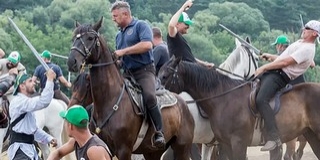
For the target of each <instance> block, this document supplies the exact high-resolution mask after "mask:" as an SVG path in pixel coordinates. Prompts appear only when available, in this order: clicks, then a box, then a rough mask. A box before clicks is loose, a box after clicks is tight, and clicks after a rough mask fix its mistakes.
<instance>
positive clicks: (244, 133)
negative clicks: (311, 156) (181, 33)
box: [158, 59, 320, 160]
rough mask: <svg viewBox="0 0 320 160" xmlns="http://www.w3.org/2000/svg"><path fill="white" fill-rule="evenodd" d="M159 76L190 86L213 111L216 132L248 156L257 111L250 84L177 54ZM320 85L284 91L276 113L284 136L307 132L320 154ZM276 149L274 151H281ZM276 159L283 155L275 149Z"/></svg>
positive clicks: (233, 155)
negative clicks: (252, 108) (253, 108)
mask: <svg viewBox="0 0 320 160" xmlns="http://www.w3.org/2000/svg"><path fill="white" fill-rule="evenodd" d="M158 77H159V78H160V79H161V82H162V83H163V84H164V85H165V87H166V88H168V89H169V90H170V91H173V92H176V93H180V92H181V91H186V92H187V93H189V94H190V95H191V96H192V97H193V98H194V99H195V100H198V102H197V103H198V104H199V105H200V107H201V108H202V109H203V110H204V111H205V112H206V113H207V114H208V116H209V119H210V124H211V128H212V130H213V133H214V134H215V137H216V138H217V139H218V141H219V142H220V143H221V144H222V145H223V150H225V151H226V152H227V155H228V157H229V159H231V160H235V159H238V160H245V159H246V151H247V146H248V145H250V143H251V140H252V137H253V130H254V123H255V117H254V115H253V114H252V112H251V111H250V109H249V107H248V106H249V104H248V99H249V94H250V92H251V85H250V84H249V83H248V82H244V81H242V80H235V79H231V78H229V77H227V76H225V75H222V74H221V73H219V72H217V71H216V70H214V69H207V68H204V67H203V66H200V65H198V64H195V63H189V62H184V61H181V60H180V59H175V60H172V61H169V62H168V63H167V64H165V65H164V66H163V67H162V68H161V70H160V72H159V75H158ZM319 99H320V85H319V84H316V83H305V84H300V85H296V86H294V88H293V90H292V91H290V92H287V93H285V94H284V95H282V96H281V108H280V111H279V112H278V113H277V115H276V122H277V126H278V128H279V131H280V135H281V141H282V142H288V141H290V140H292V139H294V138H295V137H298V136H299V135H301V134H303V135H304V136H305V138H306V139H307V141H308V142H309V144H310V146H311V147H312V149H313V152H314V153H315V155H316V156H317V157H318V158H320V116H319V115H320V107H319V102H318V100H319ZM278 151H279V150H276V151H275V150H274V151H272V152H270V153H271V157H273V155H272V154H278V153H277V152H278ZM276 156H277V157H276V159H280V158H281V157H280V158H279V156H278V155H276Z"/></svg>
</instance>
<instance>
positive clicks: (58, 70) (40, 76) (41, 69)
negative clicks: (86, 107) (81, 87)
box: [32, 50, 71, 105]
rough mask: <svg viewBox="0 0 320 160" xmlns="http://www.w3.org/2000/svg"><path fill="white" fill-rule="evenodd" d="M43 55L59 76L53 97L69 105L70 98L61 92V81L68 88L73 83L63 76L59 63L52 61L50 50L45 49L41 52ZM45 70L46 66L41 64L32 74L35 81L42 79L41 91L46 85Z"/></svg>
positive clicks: (55, 81)
mask: <svg viewBox="0 0 320 160" xmlns="http://www.w3.org/2000/svg"><path fill="white" fill-rule="evenodd" d="M41 57H42V59H43V60H44V62H46V63H47V65H48V66H49V68H52V69H53V71H54V72H55V73H56V75H57V78H56V79H55V80H54V96H53V97H54V98H56V99H60V100H62V101H64V102H65V103H66V104H67V105H68V104H69V98H68V97H67V96H66V95H65V94H64V93H63V92H61V90H60V83H59V82H61V83H62V84H63V85H64V86H66V87H68V88H70V87H71V83H70V82H68V81H67V80H66V78H65V77H64V76H63V74H62V70H61V68H60V67H59V66H58V65H57V64H54V63H52V62H51V58H52V57H51V53H50V52H49V51H47V50H45V51H43V52H42V54H41ZM45 72H46V69H45V68H44V66H43V65H41V64H40V65H38V66H37V68H36V69H35V71H34V74H33V76H32V80H33V81H36V80H37V79H40V92H41V91H42V90H43V88H44V87H45V86H46V81H47V77H46V76H45V75H44V73H45Z"/></svg>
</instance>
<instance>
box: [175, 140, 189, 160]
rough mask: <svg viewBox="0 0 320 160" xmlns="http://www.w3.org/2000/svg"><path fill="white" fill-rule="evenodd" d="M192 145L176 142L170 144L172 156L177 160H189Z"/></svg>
mask: <svg viewBox="0 0 320 160" xmlns="http://www.w3.org/2000/svg"><path fill="white" fill-rule="evenodd" d="M191 146H192V144H178V143H177V142H176V143H174V144H172V145H171V147H172V149H173V153H174V154H173V155H174V157H175V159H177V160H189V159H190V150H191Z"/></svg>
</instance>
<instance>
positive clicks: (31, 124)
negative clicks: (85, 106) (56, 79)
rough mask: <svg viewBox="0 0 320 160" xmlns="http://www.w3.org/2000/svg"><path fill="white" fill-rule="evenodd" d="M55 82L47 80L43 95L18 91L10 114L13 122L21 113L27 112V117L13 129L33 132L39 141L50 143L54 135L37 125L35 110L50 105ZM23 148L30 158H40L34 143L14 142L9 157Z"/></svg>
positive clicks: (9, 150) (20, 131)
mask: <svg viewBox="0 0 320 160" xmlns="http://www.w3.org/2000/svg"><path fill="white" fill-rule="evenodd" d="M53 94H54V92H53V82H51V81H47V84H46V87H45V88H44V90H43V92H42V93H41V96H37V97H32V98H31V97H28V96H26V95H24V94H22V93H18V94H17V95H16V96H14V98H13V99H12V101H11V102H10V106H9V114H10V117H11V122H10V123H12V122H13V121H14V120H15V119H17V118H18V117H19V116H20V115H21V114H23V113H26V112H27V114H26V115H25V117H24V118H23V119H21V121H20V122H18V123H17V124H16V125H15V126H14V127H13V128H12V130H13V131H15V132H17V133H25V134H33V135H34V138H35V140H36V141H37V142H39V143H43V144H48V143H49V142H50V141H51V140H52V139H53V137H52V136H50V135H49V134H47V133H46V132H44V131H43V130H42V129H40V128H38V127H37V124H36V119H35V116H34V113H33V112H34V111H36V110H40V109H43V108H45V107H48V106H49V104H50V102H51V100H52V98H53ZM19 148H20V149H21V150H22V151H23V153H25V154H26V155H27V156H28V157H29V158H31V159H34V160H38V155H37V151H36V149H35V146H34V145H33V144H27V143H17V142H15V143H13V144H11V145H10V146H9V149H8V157H9V159H10V160H12V159H13V158H14V156H15V154H16V152H17V150H18V149H19Z"/></svg>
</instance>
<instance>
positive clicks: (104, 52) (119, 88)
mask: <svg viewBox="0 0 320 160" xmlns="http://www.w3.org/2000/svg"><path fill="white" fill-rule="evenodd" d="M101 24H102V18H101V20H100V21H98V22H97V23H96V24H94V25H80V24H78V23H77V25H76V29H75V30H74V37H73V46H72V48H71V52H70V55H69V58H68V67H69V71H73V72H78V71H80V69H81V68H82V67H83V66H88V67H89V71H90V85H91V91H92V98H93V102H94V109H93V113H92V119H91V124H90V129H91V130H92V131H98V130H101V132H99V133H98V136H99V137H100V138H101V139H102V140H104V141H105V142H106V143H107V144H108V146H109V147H110V149H111V151H112V152H113V153H114V154H115V155H116V156H117V157H118V159H119V160H129V159H130V157H131V153H132V152H133V148H134V145H135V142H136V140H137V138H139V137H138V133H139V130H140V128H141V125H142V123H143V120H144V117H143V116H141V115H137V114H136V113H135V110H136V109H137V106H136V105H135V103H134V102H133V100H132V99H131V98H130V96H129V93H128V92H127V89H126V87H125V81H124V77H123V76H122V74H121V73H120V71H119V70H118V67H117V65H116V63H115V59H113V57H112V54H111V52H110V51H109V49H108V47H107V43H106V42H105V41H104V39H103V38H102V37H101V35H100V34H99V32H98V30H99V29H100V27H101ZM174 97H175V98H176V99H177V103H176V104H175V105H173V106H171V107H166V108H163V109H161V113H162V120H163V125H164V135H165V139H166V142H167V146H169V145H170V146H171V147H172V148H173V150H174V152H175V156H176V158H177V159H181V160H187V159H188V158H189V150H190V147H191V144H192V139H193V130H194V121H193V119H192V116H191V114H190V112H189V110H188V109H187V105H186V103H185V102H184V101H183V99H182V98H180V97H179V96H177V95H176V94H174ZM148 123H149V126H152V125H151V122H150V121H149V120H148ZM153 134H154V129H153V127H149V128H148V131H147V133H146V135H145V138H144V139H143V140H142V142H141V144H140V145H139V147H138V148H137V149H136V150H135V151H134V152H133V153H141V154H143V155H144V157H145V159H147V160H148V159H149V160H154V159H160V157H161V155H162V153H163V152H164V151H165V149H159V148H154V147H152V144H151V138H152V135H153Z"/></svg>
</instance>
